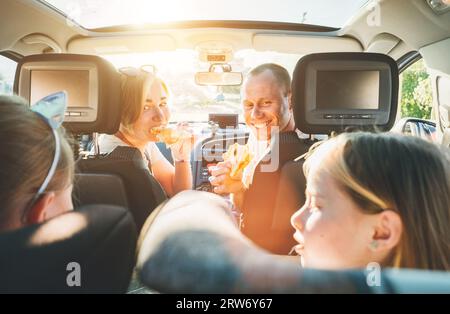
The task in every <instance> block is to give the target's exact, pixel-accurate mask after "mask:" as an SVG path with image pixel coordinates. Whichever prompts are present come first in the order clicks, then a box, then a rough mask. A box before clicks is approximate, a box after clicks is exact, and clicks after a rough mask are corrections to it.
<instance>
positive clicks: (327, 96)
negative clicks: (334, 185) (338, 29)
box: [292, 52, 399, 134]
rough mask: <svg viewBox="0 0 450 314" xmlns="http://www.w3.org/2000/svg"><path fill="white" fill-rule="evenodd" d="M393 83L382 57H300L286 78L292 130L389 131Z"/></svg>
mask: <svg viewBox="0 0 450 314" xmlns="http://www.w3.org/2000/svg"><path fill="white" fill-rule="evenodd" d="M398 81H399V77H398V67H397V64H396V62H395V61H394V60H393V59H392V58H391V57H389V56H387V55H383V54H377V53H357V52H348V53H347V52H339V53H317V54H310V55H306V56H304V57H302V58H301V59H300V60H299V61H298V63H297V65H296V67H295V70H294V74H293V77H292V103H293V111H294V119H295V123H296V126H297V127H298V128H299V129H300V130H301V131H302V132H304V133H307V134H329V133H331V132H333V131H336V132H342V131H345V130H347V129H349V128H352V129H355V128H356V129H360V130H369V131H370V130H382V131H385V130H389V129H390V128H391V127H392V126H393V124H394V122H395V116H396V113H397V102H398Z"/></svg>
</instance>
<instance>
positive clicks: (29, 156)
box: [0, 96, 74, 230]
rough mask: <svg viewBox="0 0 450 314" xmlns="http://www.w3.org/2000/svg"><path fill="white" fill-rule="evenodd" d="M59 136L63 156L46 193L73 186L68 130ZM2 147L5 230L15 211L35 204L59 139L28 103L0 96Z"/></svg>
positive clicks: (0, 219) (0, 194)
mask: <svg viewBox="0 0 450 314" xmlns="http://www.w3.org/2000/svg"><path fill="white" fill-rule="evenodd" d="M58 132H59V135H60V140H61V141H60V145H61V156H60V158H59V161H58V164H57V168H56V172H55V175H54V177H53V179H52V180H51V181H50V183H49V185H48V187H47V189H46V191H45V192H47V191H59V190H63V189H64V188H66V187H68V186H69V185H70V184H71V183H72V182H73V176H74V160H73V153H72V149H71V146H70V144H69V142H68V140H67V139H66V137H65V132H64V130H63V129H62V128H60V129H59V130H58ZM0 145H1V150H0V165H1V167H0V203H1V209H0V230H1V229H3V227H4V226H7V225H8V223H9V222H10V219H11V218H12V215H13V214H14V213H13V212H12V211H14V210H17V209H18V206H21V205H24V204H27V203H28V202H29V201H31V199H32V198H33V196H34V195H35V194H36V193H37V191H38V189H39V187H40V186H41V184H42V182H43V181H44V179H45V177H46V176H47V173H48V171H49V169H50V166H51V163H52V160H53V155H54V153H55V138H54V135H53V133H52V131H51V129H50V126H49V125H48V124H47V123H46V122H45V121H44V120H43V119H42V118H41V117H39V116H38V115H37V114H36V113H34V112H33V111H31V110H30V109H29V107H28V105H27V103H26V102H25V100H24V99H22V98H20V97H17V96H0ZM25 206H26V205H25ZM23 210H25V208H23Z"/></svg>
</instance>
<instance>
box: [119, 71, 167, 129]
mask: <svg viewBox="0 0 450 314" xmlns="http://www.w3.org/2000/svg"><path fill="white" fill-rule="evenodd" d="M155 81H159V83H160V84H161V86H162V88H163V89H164V91H165V92H166V94H167V95H169V89H168V88H167V85H166V83H164V81H163V80H162V79H160V78H159V77H156V76H154V75H153V74H151V73H147V72H144V71H141V72H140V74H138V75H136V76H129V75H126V74H123V75H122V94H121V95H122V96H121V98H122V99H121V101H122V112H123V113H122V119H121V124H122V126H123V127H124V128H126V129H128V130H131V126H132V125H133V124H134V123H135V122H136V121H137V120H138V119H139V117H140V115H141V114H142V110H143V108H144V104H145V100H146V97H147V93H148V90H149V89H150V88H151V86H152V84H153V82H155Z"/></svg>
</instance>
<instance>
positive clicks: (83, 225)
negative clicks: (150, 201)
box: [0, 205, 137, 293]
mask: <svg viewBox="0 0 450 314" xmlns="http://www.w3.org/2000/svg"><path fill="white" fill-rule="evenodd" d="M136 238H137V234H136V228H135V225H134V222H133V218H132V217H131V215H130V214H129V212H128V211H127V210H126V209H124V208H121V207H116V206H107V205H95V206H94V205H90V206H85V207H83V208H81V209H79V210H76V211H72V212H69V213H66V214H63V215H60V216H58V217H56V218H53V219H51V220H49V221H47V222H44V223H42V224H37V225H33V226H29V227H26V228H22V229H19V230H15V231H11V232H4V233H0V247H1V248H2V251H3V252H4V253H3V254H0V278H2V280H1V281H0V293H124V292H126V290H127V287H128V284H129V282H130V278H131V274H132V270H133V266H134V260H135V246H136ZM6 252H7V253H6ZM71 263H72V264H71ZM74 263H76V264H74ZM74 265H75V266H74ZM78 267H79V268H78ZM73 271H78V275H79V278H77V277H75V276H76V275H77V274H76V273H72V272H73ZM69 275H71V276H72V277H70V278H69ZM78 279H79V283H80V284H81V285H80V286H76V285H75V286H69V284H68V281H69V282H77V280H78Z"/></svg>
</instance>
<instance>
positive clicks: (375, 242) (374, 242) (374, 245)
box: [369, 240, 378, 251]
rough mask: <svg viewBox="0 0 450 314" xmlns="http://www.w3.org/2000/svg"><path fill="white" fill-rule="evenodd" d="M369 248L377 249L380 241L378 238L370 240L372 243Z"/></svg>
mask: <svg viewBox="0 0 450 314" xmlns="http://www.w3.org/2000/svg"><path fill="white" fill-rule="evenodd" d="M369 248H370V249H371V250H372V251H375V250H376V249H377V248H378V241H377V240H372V242H370V244H369Z"/></svg>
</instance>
